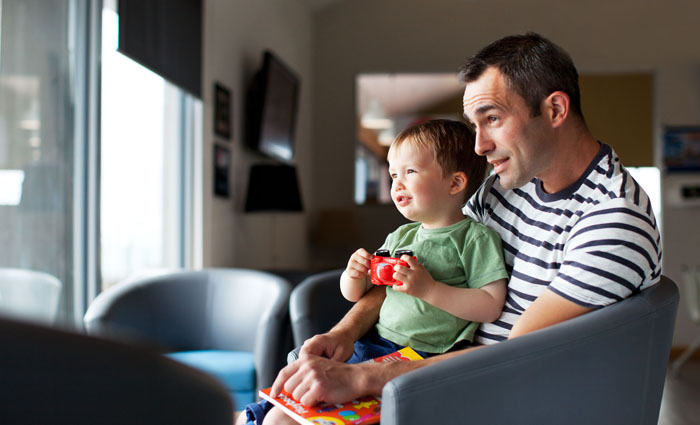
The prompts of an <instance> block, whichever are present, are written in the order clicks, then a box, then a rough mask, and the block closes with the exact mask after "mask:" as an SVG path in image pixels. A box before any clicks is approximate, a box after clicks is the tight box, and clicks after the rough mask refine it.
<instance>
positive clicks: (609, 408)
mask: <svg viewBox="0 0 700 425" xmlns="http://www.w3.org/2000/svg"><path fill="white" fill-rule="evenodd" d="M677 307H678V291H677V288H676V287H675V285H674V284H673V283H672V282H670V281H669V280H667V279H665V278H662V282H661V283H660V284H658V285H655V286H654V287H652V288H649V289H647V290H645V291H643V292H642V293H641V294H639V295H635V296H632V297H630V298H628V299H626V300H624V301H621V302H619V303H617V304H615V305H612V306H609V307H606V308H602V309H599V310H597V311H594V312H591V313H589V314H587V315H584V316H581V317H578V318H575V319H572V320H569V321H567V322H564V323H560V324H558V325H555V326H552V327H550V328H547V329H543V330H540V331H537V332H533V333H532V334H529V335H525V336H522V337H519V338H515V339H513V340H508V341H504V342H501V343H498V344H495V345H491V346H488V347H484V348H481V349H478V350H475V351H472V352H469V353H465V354H464V355H461V356H458V357H455V358H451V359H447V360H445V361H443V362H440V363H438V364H435V365H431V366H428V367H425V368H421V369H419V370H416V371H413V372H411V373H408V374H405V375H403V376H400V377H398V378H396V379H394V380H392V381H390V382H388V383H387V384H386V385H385V386H384V389H383V392H382V420H381V423H382V424H383V425H388V424H392V425H396V424H401V425H407V424H423V423H440V424H467V423H473V424H480V425H481V424H508V423H529V424H535V423H540V424H591V423H596V424H611V425H612V424H615V425H619V424H649V425H652V424H654V425H655V424H656V423H657V420H658V412H659V407H660V403H661V393H662V391H663V384H664V378H665V371H666V364H667V362H668V354H669V350H670V346H671V340H672V336H673V327H674V322H675V316H676V311H677Z"/></svg>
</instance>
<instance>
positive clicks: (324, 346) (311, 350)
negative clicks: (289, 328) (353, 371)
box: [299, 332, 355, 362]
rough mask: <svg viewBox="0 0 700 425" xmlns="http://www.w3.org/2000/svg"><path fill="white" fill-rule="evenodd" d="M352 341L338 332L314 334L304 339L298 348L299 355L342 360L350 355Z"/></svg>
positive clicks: (352, 346) (352, 347)
mask: <svg viewBox="0 0 700 425" xmlns="http://www.w3.org/2000/svg"><path fill="white" fill-rule="evenodd" d="M354 343H355V342H354V341H353V340H352V338H348V337H346V336H345V335H342V334H338V333H332V332H329V333H325V334H320V335H315V336H313V337H311V338H309V339H307V340H306V341H304V344H303V345H302V346H301V350H299V357H304V356H309V355H311V356H321V357H327V358H329V359H330V360H334V361H338V362H344V361H346V360H347V359H349V358H350V356H352V353H353V349H354Z"/></svg>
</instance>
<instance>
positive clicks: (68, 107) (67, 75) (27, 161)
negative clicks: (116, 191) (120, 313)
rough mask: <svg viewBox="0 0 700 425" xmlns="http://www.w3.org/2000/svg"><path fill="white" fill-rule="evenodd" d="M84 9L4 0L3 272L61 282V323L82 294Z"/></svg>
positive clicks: (0, 58)
mask: <svg viewBox="0 0 700 425" xmlns="http://www.w3.org/2000/svg"><path fill="white" fill-rule="evenodd" d="M84 12H85V7H84V5H75V4H74V2H71V1H69V0H55V1H50V2H46V1H43V0H0V223H2V231H0V267H7V268H20V269H29V270H35V271H40V272H45V273H48V274H51V275H53V276H55V277H56V278H58V279H59V280H60V281H61V282H62V286H63V288H62V291H61V298H60V299H61V301H60V306H61V308H60V310H59V315H58V317H57V320H58V321H59V322H64V321H65V322H68V321H70V320H71V317H72V316H73V309H74V298H75V297H79V296H80V290H79V289H77V288H76V287H75V286H74V284H73V283H74V281H75V279H74V278H75V267H74V260H76V259H79V256H78V255H76V253H75V251H76V246H77V245H78V242H77V241H76V238H75V230H76V227H77V226H76V223H75V222H74V217H73V213H74V211H75V206H74V205H75V202H76V200H78V199H80V198H81V197H82V196H84V193H81V191H80V190H81V189H80V185H78V184H77V179H76V173H75V172H76V169H77V168H79V167H80V165H79V164H76V160H75V158H76V156H77V153H78V149H79V148H77V147H76V140H77V133H78V132H77V131H76V127H77V125H76V121H74V116H75V111H76V102H77V100H76V99H77V98H78V96H77V94H76V93H77V91H78V90H79V89H80V87H81V84H80V82H78V81H77V73H76V69H77V67H76V66H75V63H76V62H75V61H76V56H77V55H78V52H79V51H80V47H79V46H78V45H77V41H78V40H80V39H82V40H84V39H85V38H84V36H83V37H82V38H81V37H78V36H77V34H78V33H79V32H80V28H79V27H78V20H79V19H78V17H79V16H84V15H83V13H84ZM38 28H39V29H40V30H37V29H38ZM80 314H82V312H81V313H80Z"/></svg>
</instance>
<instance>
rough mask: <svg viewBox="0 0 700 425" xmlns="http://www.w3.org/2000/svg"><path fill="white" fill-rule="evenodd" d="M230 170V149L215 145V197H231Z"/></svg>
mask: <svg viewBox="0 0 700 425" xmlns="http://www.w3.org/2000/svg"><path fill="white" fill-rule="evenodd" d="M230 170H231V152H230V151H229V149H228V148H225V147H223V146H219V145H217V144H214V195H216V196H220V197H222V198H228V197H229V196H230V194H231V188H230V183H229V180H230V179H229V176H230Z"/></svg>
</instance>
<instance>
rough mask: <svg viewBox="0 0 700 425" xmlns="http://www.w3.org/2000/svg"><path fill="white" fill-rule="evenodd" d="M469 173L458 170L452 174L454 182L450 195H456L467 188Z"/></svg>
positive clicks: (451, 185)
mask: <svg viewBox="0 0 700 425" xmlns="http://www.w3.org/2000/svg"><path fill="white" fill-rule="evenodd" d="M467 181H468V179H467V175H466V174H465V173H464V171H457V172H456V173H453V174H452V184H450V195H456V194H458V193H459V192H461V191H463V190H465V189H466V188H467Z"/></svg>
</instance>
